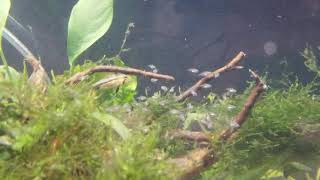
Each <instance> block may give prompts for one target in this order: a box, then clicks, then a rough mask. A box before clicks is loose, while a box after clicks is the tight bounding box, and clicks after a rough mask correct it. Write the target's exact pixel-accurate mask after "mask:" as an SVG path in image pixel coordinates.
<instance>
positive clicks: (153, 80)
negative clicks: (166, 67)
mask: <svg viewBox="0 0 320 180" xmlns="http://www.w3.org/2000/svg"><path fill="white" fill-rule="evenodd" d="M150 81H151V82H152V83H156V82H157V81H158V79H155V78H151V79H150Z"/></svg>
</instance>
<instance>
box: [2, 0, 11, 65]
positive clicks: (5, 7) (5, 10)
mask: <svg viewBox="0 0 320 180" xmlns="http://www.w3.org/2000/svg"><path fill="white" fill-rule="evenodd" d="M10 6H11V2H10V0H1V3H0V56H1V59H2V62H3V64H4V65H5V66H7V65H8V64H7V60H6V59H5V57H4V54H3V51H2V32H3V30H4V27H5V25H6V21H7V17H8V15H9V10H10Z"/></svg>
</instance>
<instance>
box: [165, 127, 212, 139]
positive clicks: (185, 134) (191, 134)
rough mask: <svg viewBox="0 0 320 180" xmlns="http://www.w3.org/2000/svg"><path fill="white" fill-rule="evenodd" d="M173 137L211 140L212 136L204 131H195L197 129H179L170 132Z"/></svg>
mask: <svg viewBox="0 0 320 180" xmlns="http://www.w3.org/2000/svg"><path fill="white" fill-rule="evenodd" d="M170 137H171V138H179V139H186V140H189V141H197V142H202V141H206V142H210V137H209V136H207V135H206V134H204V133H203V132H195V131H187V130H182V129H177V130H174V131H172V132H170Z"/></svg>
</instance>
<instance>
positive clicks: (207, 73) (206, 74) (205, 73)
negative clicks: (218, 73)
mask: <svg viewBox="0 0 320 180" xmlns="http://www.w3.org/2000/svg"><path fill="white" fill-rule="evenodd" d="M209 74H211V72H210V71H203V72H202V73H200V74H199V76H201V77H205V76H208V75H209Z"/></svg>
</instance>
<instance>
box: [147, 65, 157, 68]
mask: <svg viewBox="0 0 320 180" xmlns="http://www.w3.org/2000/svg"><path fill="white" fill-rule="evenodd" d="M148 67H149V68H150V69H156V66H155V65H153V64H149V65H148Z"/></svg>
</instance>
